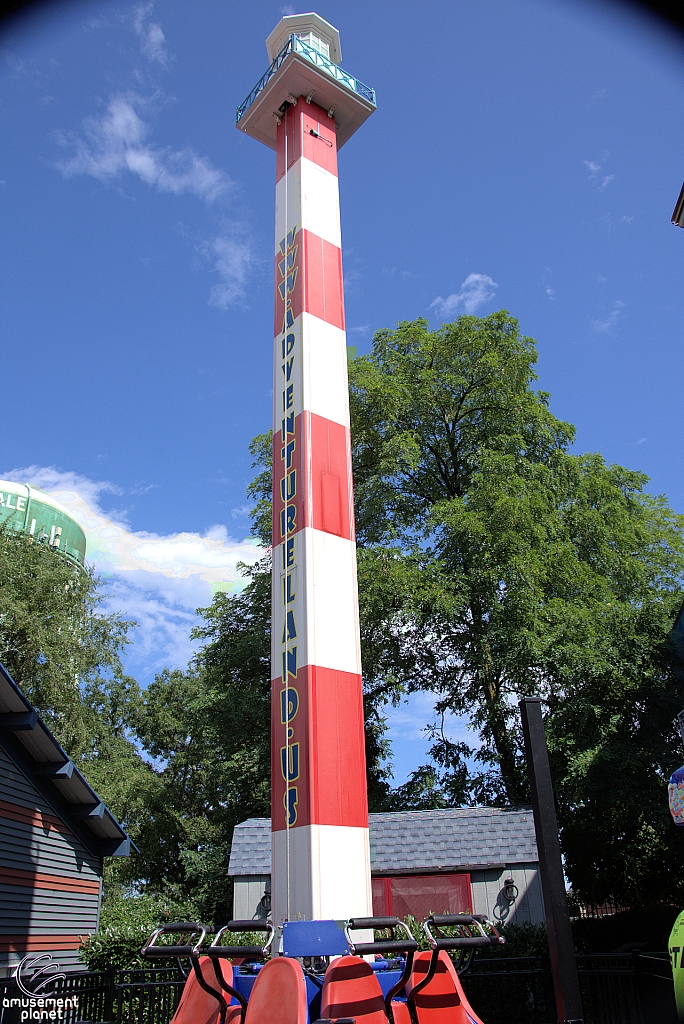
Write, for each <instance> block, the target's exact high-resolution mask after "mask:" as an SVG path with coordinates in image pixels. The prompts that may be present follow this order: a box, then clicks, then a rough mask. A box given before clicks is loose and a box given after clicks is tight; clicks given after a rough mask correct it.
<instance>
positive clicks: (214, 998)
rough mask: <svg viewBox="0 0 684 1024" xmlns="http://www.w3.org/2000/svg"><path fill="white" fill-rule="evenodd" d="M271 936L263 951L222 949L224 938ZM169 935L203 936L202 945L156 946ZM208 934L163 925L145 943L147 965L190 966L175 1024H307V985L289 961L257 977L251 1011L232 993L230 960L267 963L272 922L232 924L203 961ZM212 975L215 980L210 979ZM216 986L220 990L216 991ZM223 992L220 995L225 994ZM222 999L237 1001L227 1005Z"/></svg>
mask: <svg viewBox="0 0 684 1024" xmlns="http://www.w3.org/2000/svg"><path fill="white" fill-rule="evenodd" d="M247 931H251V932H255V931H259V932H267V933H268V938H267V941H266V943H265V945H263V946H224V945H222V944H221V940H222V938H223V936H224V934H225V933H226V932H247ZM169 933H185V934H187V935H193V934H199V935H200V937H199V939H198V940H197V941H196V942H195V943H194V945H191V944H190V943H189V942H188V943H185V944H184V945H179V946H169V945H164V944H163V943H160V944H157V939H158V938H159V937H160V936H162V935H164V934H169ZM206 933H207V929H206V928H205V926H204V925H202V924H200V923H199V922H179V923H176V924H167V925H163V926H162V927H161V928H158V929H157V930H156V931H155V932H154V933H153V934H152V936H151V937H150V938H149V939H148V940H147V942H146V943H145V945H144V946H143V949H142V955H143V956H144V957H145V958H146V959H150V960H151V959H167V960H168V959H174V960H178V961H179V962H180V960H181V959H184V958H187V959H189V960H190V963H191V966H192V973H191V974H189V975H188V977H187V981H186V983H185V987H184V989H183V994H182V996H181V1000H180V1003H179V1005H178V1009H177V1010H176V1013H175V1014H174V1016H173V1021H172V1024H307V1019H308V1018H307V999H306V982H305V980H304V973H303V971H302V968H301V965H300V964H299V963H298V961H297V960H293V959H290V958H289V957H276V958H275V959H273V960H269V961H268V963H266V964H264V966H263V967H262V968H261V970H260V971H259V974H258V976H257V979H256V981H255V982H254V985H253V987H252V992H251V995H250V998H249V1005H248V1004H247V1000H246V999H245V997H244V996H243V995H242V994H241V993H240V992H238V991H237V990H236V989H235V988H234V987H233V968H232V965H231V964H230V962H229V961H230V960H231V959H232V958H236V959H237V958H238V957H239V958H240V959H249V960H255V959H256V960H263V959H264V958H265V957H266V956H267V955H268V950H269V947H270V945H271V942H272V941H273V936H274V934H275V930H274V928H273V925H272V924H271V923H270V922H263V921H230V922H229V924H227V925H225V926H224V927H223V928H221V929H220V931H219V932H218V934H217V936H216V938H215V939H214V941H213V943H212V944H211V945H210V946H207V947H206V948H205V950H204V953H205V955H204V956H200V949H201V947H202V943H203V942H204V939H205V938H206ZM212 974H213V977H212ZM217 984H218V986H219V988H216V985H217ZM221 990H222V991H221ZM223 993H226V994H227V995H228V996H230V997H232V998H235V999H236V1000H237V1005H228V1003H227V1001H226V998H225V996H224V994H223Z"/></svg>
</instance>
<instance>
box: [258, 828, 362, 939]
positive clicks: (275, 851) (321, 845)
mask: <svg viewBox="0 0 684 1024" xmlns="http://www.w3.org/2000/svg"><path fill="white" fill-rule="evenodd" d="M272 864H273V867H272V875H271V880H272V882H271V885H272V900H273V911H272V918H273V923H274V924H275V925H276V926H277V925H279V924H282V922H283V920H284V919H285V918H286V916H287V910H286V906H287V903H286V881H285V831H284V830H283V831H281V832H274V833H273V836H272ZM290 905H291V907H292V908H295V907H296V908H297V914H298V915H301V916H302V918H304V919H305V920H310V921H311V920H313V921H316V920H319V921H330V920H333V921H340V920H346V919H348V918H350V917H370V915H371V914H372V912H373V903H372V896H371V878H370V847H369V841H368V829H367V828H351V827H349V826H344V825H302V826H300V827H298V828H292V829H290Z"/></svg>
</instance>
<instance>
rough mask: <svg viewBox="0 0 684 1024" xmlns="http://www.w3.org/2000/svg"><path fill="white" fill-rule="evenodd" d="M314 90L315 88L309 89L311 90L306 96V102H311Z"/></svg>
mask: <svg viewBox="0 0 684 1024" xmlns="http://www.w3.org/2000/svg"><path fill="white" fill-rule="evenodd" d="M315 92H316V90H315V89H312V90H311V92H310V93H309V95H308V96H307V97H306V102H307V103H311V100H312V99H313V98H314V94H315Z"/></svg>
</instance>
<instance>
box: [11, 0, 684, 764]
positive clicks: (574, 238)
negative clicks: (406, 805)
mask: <svg viewBox="0 0 684 1024" xmlns="http://www.w3.org/2000/svg"><path fill="white" fill-rule="evenodd" d="M55 7H56V9H53V10H52V11H47V12H43V13H41V14H39V15H35V16H33V17H31V18H27V19H25V20H24V21H21V22H15V23H14V24H13V25H12V26H11V27H10V29H8V30H5V33H4V36H3V38H2V54H1V56H2V64H1V68H2V82H1V85H0V134H1V136H2V139H3V143H2V171H1V173H0V177H1V178H2V184H1V185H0V198H1V201H2V222H1V225H2V226H1V227H0V231H1V233H2V261H3V262H2V271H1V275H0V277H1V282H0V288H1V289H2V292H1V296H0V301H1V303H2V321H1V324H0V330H1V332H2V334H1V337H2V342H1V344H2V363H1V365H2V375H1V377H0V380H1V381H2V389H1V394H2V431H1V433H0V476H1V477H4V478H8V477H9V478H10V479H22V480H33V481H34V482H36V483H38V484H41V485H42V486H45V487H46V488H47V489H50V490H52V491H53V492H54V493H56V494H58V495H61V497H62V499H63V500H64V501H65V502H66V503H67V504H70V506H71V507H72V508H74V510H75V511H78V514H79V515H80V516H81V518H82V520H83V521H84V523H85V524H86V525H87V526H88V530H89V545H90V546H89V551H90V556H91V557H92V558H93V560H94V561H95V562H96V564H97V565H98V568H99V569H100V571H102V572H103V573H104V574H105V576H106V578H107V579H108V581H109V588H110V589H109V593H110V598H109V600H110V605H111V606H112V607H116V608H119V609H122V610H124V611H125V612H126V613H128V614H130V615H131V616H133V617H134V618H136V619H137V620H138V621H139V622H140V627H139V629H138V631H137V635H136V640H135V644H134V645H133V647H132V649H131V653H130V656H129V667H130V669H131V671H133V672H134V673H135V674H136V675H137V677H138V678H139V679H140V680H141V681H142V682H147V681H149V679H150V678H151V677H152V675H153V674H154V672H155V671H158V670H159V669H160V668H161V667H162V666H163V665H164V664H168V665H170V666H172V667H173V666H176V665H179V666H182V665H184V664H185V661H186V660H187V658H188V657H189V655H190V653H191V648H190V645H189V642H188V639H187V635H188V632H189V629H190V627H191V625H192V623H193V621H194V609H195V608H196V607H197V606H198V605H201V604H206V603H208V601H209V600H210V598H211V592H212V588H215V587H216V586H219V585H222V586H227V587H228V588H234V587H235V586H238V585H239V580H238V575H237V570H236V562H237V561H238V560H239V559H243V560H248V561H249V560H253V559H254V558H256V557H257V555H258V552H257V550H256V548H255V547H254V544H253V543H252V542H251V541H250V540H249V536H248V535H249V519H248V514H247V511H248V509H247V505H246V497H245V487H246V485H247V483H248V482H249V480H250V479H251V476H252V471H251V469H250V457H249V454H248V451H247V446H248V443H249V440H250V438H251V437H253V436H254V435H255V434H257V433H260V432H262V431H264V430H266V429H267V428H268V426H269V417H270V406H271V345H272V336H271V335H272V266H273V264H272V258H271V253H272V246H273V239H272V225H273V204H274V155H273V153H272V152H271V151H270V150H267V149H265V148H264V147H262V146H260V145H259V144H258V143H256V142H254V141H253V140H251V139H249V138H247V137H246V136H244V135H243V134H242V133H240V132H238V131H236V130H235V127H234V111H235V107H236V106H237V104H238V103H239V102H240V101H241V100H242V99H243V98H244V97H245V96H246V94H247V93H248V92H249V90H250V89H251V87H252V86H253V85H254V84H255V82H256V81H257V79H258V78H259V77H260V75H261V74H262V72H263V71H264V70H265V69H266V66H267V57H266V50H265V46H264V40H265V38H266V36H267V35H268V34H269V32H270V31H271V29H272V28H273V27H274V26H275V24H276V23H277V21H278V20H279V18H280V17H281V15H282V13H295V12H297V13H298V12H299V11H301V10H306V9H308V8H306V7H284V6H282V4H279V3H273V4H271V3H265V2H258V3H252V4H244V3H236V2H233V0H202V2H201V3H200V4H191V3H187V2H186V3H181V2H179V0H156V2H154V3H148V4H141V3H138V4H136V3H121V2H116V3H107V2H98V3H86V2H81V3H73V4H71V3H60V4H57V5H55ZM316 9H317V10H318V12H319V13H320V14H322V15H323V16H324V17H325V18H327V19H328V20H329V21H331V22H332V23H333V24H335V25H336V26H337V27H338V28H339V29H340V32H341V36H342V50H343V55H344V60H343V66H344V67H346V68H347V69H348V70H350V71H351V72H352V73H353V74H355V75H356V76H357V77H358V78H360V79H361V80H362V81H364V82H366V83H367V84H369V85H372V86H374V87H375V89H376V90H377V96H378V110H377V112H376V113H375V114H374V115H373V117H372V118H371V119H370V120H369V121H368V122H367V124H366V125H365V126H364V127H363V128H362V129H361V130H360V131H359V132H358V134H357V135H356V136H355V137H354V138H353V139H352V140H351V141H350V142H348V143H347V145H346V146H345V147H344V149H343V150H342V153H341V156H340V189H341V202H342V231H343V257H344V266H345V278H346V306H347V324H348V328H349V342H350V344H355V345H356V346H357V348H358V351H359V352H364V351H366V350H367V349H368V348H369V347H370V344H371V338H372V334H373V332H374V331H375V330H377V329H378V328H381V327H387V326H392V325H393V324H394V323H395V322H396V321H397V320H401V319H411V318H415V317H418V316H424V317H428V318H429V319H430V321H431V322H432V323H433V324H434V325H437V323H438V322H439V321H440V320H441V319H452V318H454V317H455V316H457V315H458V314H459V313H461V312H475V313H480V314H483V313H487V312H490V311H492V310H494V309H497V308H501V307H505V308H508V309H509V310H510V311H511V312H512V313H513V314H514V315H516V316H517V317H518V318H519V320H520V323H521V327H522V330H523V331H524V333H526V334H528V335H531V336H532V337H534V338H535V339H536V340H537V342H538V345H539V366H538V369H539V377H540V381H539V383H540V387H542V388H544V389H545V390H548V391H550V392H551V408H552V410H553V411H554V413H556V414H557V415H558V416H560V417H563V418H565V419H569V420H571V421H572V422H574V423H575V424H576V426H577V428H578V434H577V446H576V448H577V450H578V451H586V450H598V451H601V452H602V453H603V455H604V456H605V458H606V459H607V460H608V461H611V462H620V463H622V464H624V465H627V466H629V467H631V468H637V469H641V470H643V471H645V472H646V473H647V474H648V475H649V476H650V478H651V481H652V483H651V488H652V489H653V490H654V491H655V492H658V493H665V494H667V495H668V497H669V499H670V501H671V503H672V504H673V506H674V507H675V508H676V509H677V510H678V511H684V479H683V477H682V454H681V452H682V444H681V437H682V426H683V421H684V403H682V400H681V392H682V370H683V369H684V347H683V346H682V322H683V316H682V313H683V309H682V307H683V305H684V303H683V298H682V296H683V289H682V283H681V282H682V265H683V261H684V231H681V230H679V229H676V228H674V227H672V226H671V224H670V214H671V212H672V208H673V206H674V203H675V200H676V198H677V194H678V192H679V188H680V186H681V182H682V178H684V137H683V136H682V132H681V115H682V110H684V72H683V70H682V69H683V67H684V65H683V64H682V57H683V56H684V46H682V43H681V41H680V40H679V38H675V37H674V36H673V35H672V34H670V35H668V34H667V32H666V30H664V29H661V28H658V27H657V26H655V25H654V24H652V23H651V22H650V21H647V20H645V19H644V18H642V17H641V16H638V15H635V14H633V13H630V10H629V9H628V8H625V9H624V11H623V10H622V8H620V7H619V6H618V5H616V4H609V5H606V6H604V5H602V4H600V3H598V2H596V3H585V2H583V0H544V2H531V0H479V2H477V3H475V2H473V0H448V2H440V0H427V2H424V3H422V4H421V5H420V6H419V7H416V5H415V4H414V3H409V2H407V0H393V3H392V4H383V5H380V4H368V3H367V2H364V3H361V2H355V0H354V2H352V0H349V2H345V0H340V2H327V0H326V2H324V0H321V2H319V3H318V4H317V6H316ZM429 714H430V705H429V698H427V697H425V696H422V697H416V698H414V699H413V700H412V703H410V704H407V705H404V706H402V707H401V708H399V709H398V710H397V711H394V712H393V713H392V715H391V719H390V721H391V727H392V728H391V734H392V737H393V740H394V749H395V762H396V778H397V781H402V780H403V779H404V778H405V776H406V772H407V771H408V770H410V769H411V768H412V767H415V766H416V765H417V764H418V763H420V762H421V760H422V756H423V750H424V747H425V743H424V740H423V738H422V736H421V733H420V730H421V728H422V726H423V725H424V724H425V722H426V720H427V718H428V717H429ZM454 728H455V729H456V730H457V731H462V729H463V726H462V725H458V724H456V725H454Z"/></svg>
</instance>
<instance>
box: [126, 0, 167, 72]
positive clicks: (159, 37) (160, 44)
mask: <svg viewBox="0 0 684 1024" xmlns="http://www.w3.org/2000/svg"><path fill="white" fill-rule="evenodd" d="M153 7H154V4H145V5H144V6H143V7H136V9H135V11H134V12H133V28H134V30H135V33H136V35H137V36H138V38H139V40H140V49H141V51H142V53H143V54H144V56H145V57H147V58H148V60H151V61H153V62H154V63H156V64H161V66H162V67H166V65H167V64H168V61H169V54H168V52H167V49H166V46H165V43H166V39H165V38H164V33H163V32H162V27H161V25H159V24H158V23H157V22H154V21H148V20H147V19H148V17H149V15H150V14H151V13H152V8H153Z"/></svg>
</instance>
